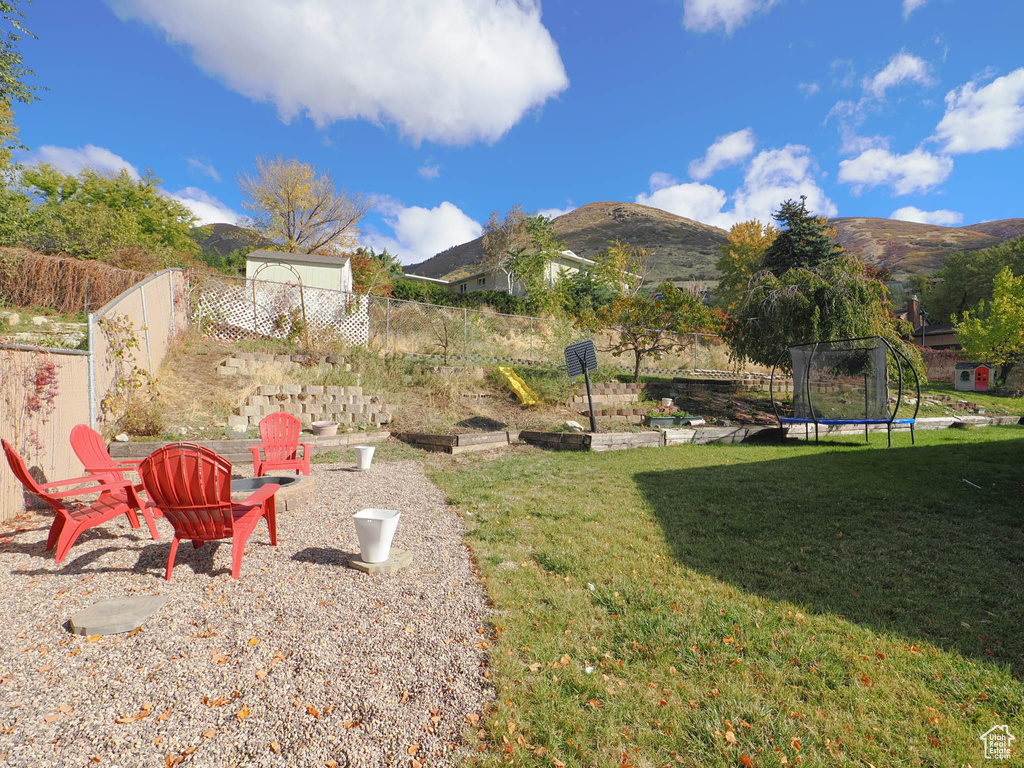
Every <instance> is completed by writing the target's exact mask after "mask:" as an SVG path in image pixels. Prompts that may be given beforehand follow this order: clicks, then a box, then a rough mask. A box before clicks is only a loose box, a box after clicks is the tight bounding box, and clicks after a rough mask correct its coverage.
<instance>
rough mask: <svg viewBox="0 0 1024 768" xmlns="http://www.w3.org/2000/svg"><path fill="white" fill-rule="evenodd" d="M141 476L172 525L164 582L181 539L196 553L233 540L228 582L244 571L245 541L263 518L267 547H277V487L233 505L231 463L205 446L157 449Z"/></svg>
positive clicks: (268, 487)
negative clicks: (188, 541) (210, 543)
mask: <svg viewBox="0 0 1024 768" xmlns="http://www.w3.org/2000/svg"><path fill="white" fill-rule="evenodd" d="M139 475H140V476H141V477H142V485H143V486H144V487H145V489H146V493H147V495H148V496H149V501H150V503H151V504H154V505H155V506H157V507H159V508H160V509H161V510H162V511H163V513H164V518H165V519H167V520H168V521H170V523H171V525H172V526H173V527H174V538H173V539H172V540H171V552H170V555H169V556H168V558H167V574H166V578H167V580H168V581H170V578H171V571H172V570H174V556H175V554H177V552H178V542H179V541H180V540H181V539H191V540H192V544H193V545H194V546H195V547H196V549H198V548H199V547H201V546H202V545H203V544H205V543H206V542H208V541H216V540H218V539H232V542H231V578H233V579H237V578H238V575H239V573H240V572H241V569H242V553H243V552H244V551H245V543H246V541H247V540H248V539H249V536H250V535H251V534H252V532H253V531H254V530H255V529H256V524H257V523H258V522H259V521H260V519H261V518H266V520H267V527H268V528H269V529H270V543H271V544H272V545H273V546H275V547H276V546H277V516H276V508H275V506H274V494H275V493H276V492H277V489H278V488H280V486H279V485H277V484H276V483H268V484H267V485H264V486H263V487H262V488H260V489H259V490H257V491H256V492H255V493H254V494H252V495H251V496H250V497H249V498H247V499H246V500H245V501H243V502H240V503H233V502H232V501H231V462H230V461H228V460H227V459H225V458H224V457H223V456H220V455H218V454H216V453H214V452H213V451H211V450H210V449H209V448H203V447H201V446H198V445H194V444H192V443H172V444H171V445H167V446H164V447H163V448H157V449H156V450H155V451H153V453H151V454H150V455H149V456H147V457H146V458H145V459H144V460H143V461H142V463H141V464H140V465H139Z"/></svg>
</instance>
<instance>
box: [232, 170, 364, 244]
mask: <svg viewBox="0 0 1024 768" xmlns="http://www.w3.org/2000/svg"><path fill="white" fill-rule="evenodd" d="M238 186H239V189H240V190H241V192H242V208H244V209H245V210H247V211H249V212H250V213H251V214H252V215H251V218H250V219H249V220H248V222H247V224H248V226H249V227H250V228H252V229H254V230H256V231H257V232H259V233H260V234H261V235H262V236H264V237H266V238H267V239H268V240H273V241H274V242H275V243H277V244H278V245H279V246H280V247H281V248H282V250H285V251H290V252H294V253H315V252H325V253H338V252H342V251H344V250H350V249H354V247H355V244H356V241H355V237H356V234H357V233H358V224H359V221H360V220H361V219H362V218H363V216H365V215H366V214H367V213H369V212H370V211H371V210H372V209H373V203H372V202H371V201H370V200H369V199H367V198H365V197H363V196H362V195H361V194H358V193H357V194H354V195H349V193H348V192H347V191H346V190H345V189H341V190H340V191H338V190H336V189H335V187H334V181H333V180H332V178H331V175H330V174H329V173H321V172H320V171H318V170H317V168H316V167H315V166H313V165H310V164H309V163H302V162H299V161H298V160H294V159H289V160H285V159H284V158H283V157H281V156H280V155H279V156H277V157H275V158H268V157H259V158H257V159H256V168H255V171H254V172H252V173H242V174H240V175H239V177H238Z"/></svg>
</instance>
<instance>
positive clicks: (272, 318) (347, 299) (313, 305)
mask: <svg viewBox="0 0 1024 768" xmlns="http://www.w3.org/2000/svg"><path fill="white" fill-rule="evenodd" d="M197 292H198V294H199V295H198V298H197V300H196V301H195V302H194V303H193V306H194V308H195V309H194V317H193V319H194V320H195V321H197V322H200V323H201V324H202V327H203V330H204V332H206V333H209V334H210V335H211V336H214V337H216V338H222V339H240V338H246V337H252V336H263V337H267V338H287V337H288V336H289V334H290V333H292V332H293V329H294V328H295V323H296V321H298V320H301V319H302V318H303V317H304V318H305V322H306V324H307V325H308V327H309V329H310V330H311V331H324V332H329V333H336V334H339V335H341V336H342V337H344V338H345V340H346V341H348V342H349V343H350V344H365V343H366V342H367V340H368V339H369V335H370V318H369V313H368V311H367V309H368V306H367V305H368V301H367V298H366V297H365V296H357V295H356V294H351V293H344V292H342V291H328V290H324V289H320V288H300V287H299V286H297V285H294V284H291V283H270V282H265V281H262V280H229V279H216V278H208V277H207V278H204V279H203V281H202V284H201V285H199V286H198V287H197Z"/></svg>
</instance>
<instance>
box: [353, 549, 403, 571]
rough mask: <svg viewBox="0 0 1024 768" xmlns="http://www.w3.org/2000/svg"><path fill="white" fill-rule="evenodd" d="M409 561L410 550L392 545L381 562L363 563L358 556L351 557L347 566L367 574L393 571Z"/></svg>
mask: <svg viewBox="0 0 1024 768" xmlns="http://www.w3.org/2000/svg"><path fill="white" fill-rule="evenodd" d="M411 562H412V552H408V551H406V550H404V549H398V548H397V547H392V548H391V556H390V557H389V558H388V559H387V560H385V561H384V562H383V563H364V562H363V561H362V560H360V559H359V558H358V557H353V558H351V559H350V560H349V561H348V567H349V568H355V569H356V570H357V571H362V572H363V573H369V574H375V573H394V572H395V571H397V570H399V569H401V568H405V566H407V565H408V564H409V563H411Z"/></svg>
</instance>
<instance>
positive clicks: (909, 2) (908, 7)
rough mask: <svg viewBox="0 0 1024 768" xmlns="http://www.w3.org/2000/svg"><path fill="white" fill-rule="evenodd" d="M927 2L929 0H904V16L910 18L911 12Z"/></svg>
mask: <svg viewBox="0 0 1024 768" xmlns="http://www.w3.org/2000/svg"><path fill="white" fill-rule="evenodd" d="M927 2H928V0H903V18H904V19H908V18H910V14H912V13H913V12H914V11H916V10H917V9H918V8H920V7H921V6H922V5H924V4H925V3H927Z"/></svg>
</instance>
